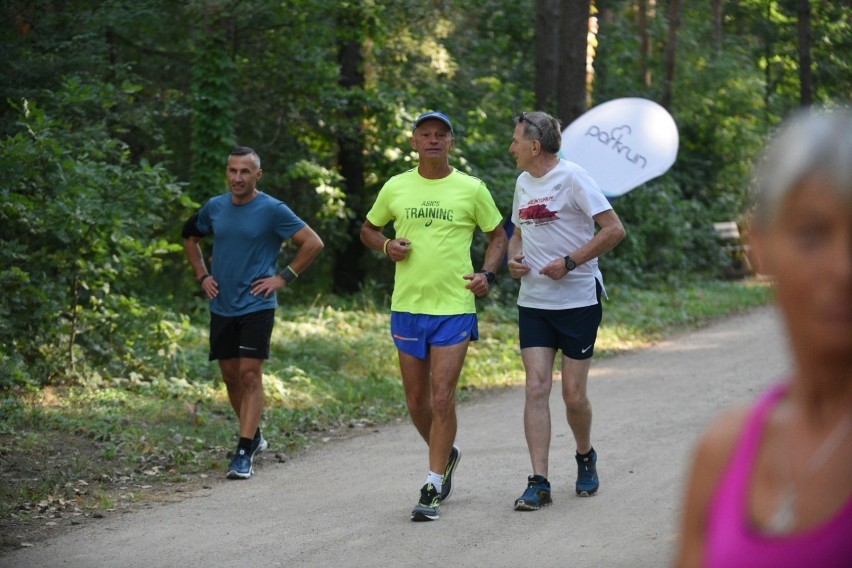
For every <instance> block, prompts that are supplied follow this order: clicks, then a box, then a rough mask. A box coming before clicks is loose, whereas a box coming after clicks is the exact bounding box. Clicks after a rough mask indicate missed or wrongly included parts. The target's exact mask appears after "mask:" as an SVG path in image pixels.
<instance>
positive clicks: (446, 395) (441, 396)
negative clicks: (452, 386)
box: [432, 389, 456, 416]
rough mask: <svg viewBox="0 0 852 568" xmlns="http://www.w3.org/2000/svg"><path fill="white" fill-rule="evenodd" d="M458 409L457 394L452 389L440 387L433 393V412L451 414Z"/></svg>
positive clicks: (442, 414) (444, 414) (443, 414)
mask: <svg viewBox="0 0 852 568" xmlns="http://www.w3.org/2000/svg"><path fill="white" fill-rule="evenodd" d="M455 409H456V396H455V392H453V391H452V390H445V389H439V390H436V391H435V392H434V393H433V395H432V412H433V413H435V414H437V415H441V416H449V415H450V414H452V413H453V412H455Z"/></svg>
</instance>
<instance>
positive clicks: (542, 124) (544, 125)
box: [515, 111, 562, 154]
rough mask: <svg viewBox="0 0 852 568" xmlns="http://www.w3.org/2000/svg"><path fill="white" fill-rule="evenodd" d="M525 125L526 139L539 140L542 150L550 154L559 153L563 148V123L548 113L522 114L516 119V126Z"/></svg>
mask: <svg viewBox="0 0 852 568" xmlns="http://www.w3.org/2000/svg"><path fill="white" fill-rule="evenodd" d="M521 123H523V124H524V138H526V139H527V140H538V141H539V142H540V143H541V149H542V150H544V151H545V152H548V153H550V154H557V153H559V149H560V148H561V147H562V123H561V122H559V119H558V118H553V117H552V116H550V115H549V114H547V113H546V112H541V111H533V112H522V113H521V114H520V115H518V116H516V117H515V124H521Z"/></svg>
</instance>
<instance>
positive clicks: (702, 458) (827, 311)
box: [675, 108, 852, 568]
mask: <svg viewBox="0 0 852 568" xmlns="http://www.w3.org/2000/svg"><path fill="white" fill-rule="evenodd" d="M757 173H758V176H757V180H758V182H757V184H756V206H755V209H754V215H753V218H752V220H751V225H750V230H749V240H750V244H751V248H750V256H751V259H752V263H753V264H754V266H755V267H756V268H757V269H758V271H759V272H760V273H762V274H766V275H769V276H771V277H772V278H773V280H774V284H775V295H776V301H777V304H778V307H779V309H780V312H781V315H782V316H783V321H784V324H785V327H786V331H787V337H788V339H789V345H790V350H791V355H792V361H793V369H792V372H791V375H790V377H789V378H788V379H787V380H785V381H783V382H782V383H780V384H778V385H777V386H775V387H773V388H772V389H770V390H769V391H767V392H766V393H764V394H763V395H762V396H761V397H760V399H759V400H758V401H757V402H756V403H755V404H754V405H753V406H752V407H751V408H745V409H738V410H732V411H729V412H727V413H726V414H725V415H723V416H721V417H720V418H719V419H717V420H716V421H715V422H714V424H712V425H711V427H710V428H709V429H708V431H707V432H706V433H705V434H704V435H703V437H702V438H701V440H700V441H699V444H698V447H697V450H696V454H695V457H694V462H693V466H692V472H691V475H690V479H689V484H688V487H687V492H686V504H685V509H684V511H683V522H682V532H681V535H680V542H679V548H678V551H677V556H676V559H675V566H677V567H679V568H685V567H691V566H701V567H706V568H722V567H724V568H736V567H739V566H742V567H749V568H759V567H764V566H765V567H772V568H783V567H786V566H791V567H792V566H796V567H802V566H808V567H838V568H840V567H846V568H849V567H852V112H850V109H848V108H840V109H834V110H832V111H809V112H803V113H800V114H799V115H797V116H795V117H793V119H791V120H790V121H788V123H786V124H785V127H784V128H783V129H782V131H781V133H780V134H779V135H778V136H777V137H776V138H775V139H774V140H773V141H772V143H771V144H770V145H769V146H768V148H767V151H766V153H765V155H764V157H763V160H762V161H761V162H760V164H759V167H758V172H757Z"/></svg>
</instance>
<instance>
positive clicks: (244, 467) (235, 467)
mask: <svg viewBox="0 0 852 568" xmlns="http://www.w3.org/2000/svg"><path fill="white" fill-rule="evenodd" d="M251 474H252V468H251V453H250V452H247V451H245V450H244V449H243V448H238V449H237V451H236V452H234V457H233V458H231V464H230V465H229V466H228V479H248V478H249V477H251Z"/></svg>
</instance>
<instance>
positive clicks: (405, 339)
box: [391, 312, 479, 359]
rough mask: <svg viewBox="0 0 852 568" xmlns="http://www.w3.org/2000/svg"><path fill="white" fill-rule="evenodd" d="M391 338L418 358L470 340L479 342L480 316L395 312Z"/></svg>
mask: <svg viewBox="0 0 852 568" xmlns="http://www.w3.org/2000/svg"><path fill="white" fill-rule="evenodd" d="M391 336H393V342H394V343H395V344H396V347H397V349H399V350H400V351H402V352H403V353H407V354H408V355H412V356H413V357H417V358H418V359H425V358H426V357H427V356H428V355H429V348H430V347H432V346H433V345H435V346H437V347H447V346H449V345H455V344H457V343H461V342H462V341H466V340H467V339H470V340H471V341H476V340H477V339H479V327H478V325H477V319H476V314H460V315H453V316H432V315H427V314H411V313H408V312H391Z"/></svg>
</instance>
